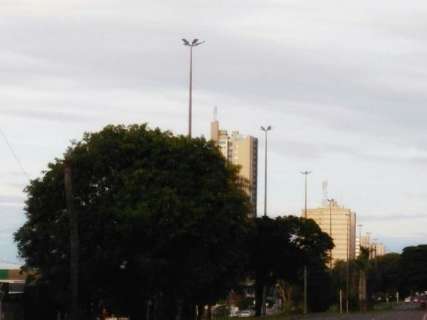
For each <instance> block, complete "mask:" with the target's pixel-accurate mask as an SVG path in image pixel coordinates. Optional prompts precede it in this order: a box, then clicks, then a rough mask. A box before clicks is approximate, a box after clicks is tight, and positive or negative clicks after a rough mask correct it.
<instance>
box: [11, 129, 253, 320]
mask: <svg viewBox="0 0 427 320" xmlns="http://www.w3.org/2000/svg"><path fill="white" fill-rule="evenodd" d="M65 158H66V159H67V161H69V163H70V164H71V166H72V174H73V178H72V179H73V180H72V181H73V190H74V206H75V210H76V211H77V212H78V215H79V225H80V288H81V290H80V292H81V295H80V300H81V305H82V308H84V309H85V311H86V314H90V313H91V312H94V309H96V307H97V306H98V305H99V304H106V305H109V306H111V307H112V308H113V309H114V310H116V312H126V313H127V314H131V315H132V316H134V318H135V319H137V318H142V317H141V312H143V309H144V308H143V307H142V306H144V305H145V304H144V303H143V302H144V301H145V302H148V301H151V306H152V309H153V310H154V312H157V313H158V319H172V318H173V316H175V315H176V313H178V312H182V313H183V314H185V312H187V313H188V315H187V316H188V317H187V318H188V319H190V318H191V317H193V314H192V312H193V311H192V310H194V305H196V304H208V303H213V302H215V301H216V299H218V298H219V297H221V296H224V295H225V294H226V293H227V291H228V289H229V288H230V287H232V286H233V285H234V283H235V282H236V280H237V278H238V275H239V274H240V272H242V267H243V265H244V263H243V262H244V261H245V250H243V245H244V243H245V241H246V239H247V237H246V235H247V232H248V228H249V222H248V219H247V213H248V211H249V200H248V197H247V196H246V194H245V193H244V191H242V190H243V189H242V185H241V182H240V179H239V178H238V175H237V172H238V169H237V168H236V167H234V166H232V165H230V164H229V163H227V162H226V160H225V159H224V158H223V157H222V156H221V154H220V152H219V151H218V150H217V148H216V146H214V144H213V143H210V142H207V141H206V140H204V139H188V138H187V137H183V136H178V137H176V136H173V135H172V134H171V133H169V132H162V131H160V130H159V129H156V130H150V129H149V128H147V126H146V125H134V126H129V127H125V126H108V127H106V128H104V129H103V130H102V131H100V132H98V133H90V134H89V133H88V134H85V135H84V137H83V139H82V140H81V141H80V142H76V143H73V145H72V146H71V147H70V148H69V149H68V150H67V152H66V154H65ZM63 176H64V159H55V161H54V162H52V163H50V164H49V165H48V169H47V170H46V171H45V172H44V173H43V175H42V176H41V177H40V178H38V179H35V180H33V181H31V183H30V185H29V186H28V187H27V189H26V192H27V195H28V199H27V202H26V215H27V221H26V222H25V224H24V225H23V226H22V227H21V228H20V229H19V230H18V232H17V233H16V234H15V240H16V242H17V244H18V249H19V252H20V255H21V256H22V257H23V258H24V259H25V262H26V267H27V268H32V269H36V270H38V272H39V279H38V281H39V282H40V283H45V284H48V285H49V290H50V291H51V295H52V296H53V297H55V299H56V300H57V302H58V304H62V305H64V306H65V305H66V301H67V299H68V270H69V234H68V233H69V232H68V216H67V212H66V208H65V194H64V178H63ZM160 305H162V306H163V307H162V308H161V307H160ZM164 306H167V307H164ZM144 312H145V311H144ZM172 315H173V316H172ZM183 317H185V316H183Z"/></svg>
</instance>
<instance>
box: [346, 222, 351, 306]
mask: <svg viewBox="0 0 427 320" xmlns="http://www.w3.org/2000/svg"><path fill="white" fill-rule="evenodd" d="M350 223H351V215H350V214H347V265H346V277H345V286H346V289H345V294H346V299H345V301H346V311H347V313H348V311H349V297H350Z"/></svg>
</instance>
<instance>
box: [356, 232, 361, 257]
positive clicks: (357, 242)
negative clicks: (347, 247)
mask: <svg viewBox="0 0 427 320" xmlns="http://www.w3.org/2000/svg"><path fill="white" fill-rule="evenodd" d="M359 255H360V238H359V237H357V238H356V252H355V256H356V258H357V257H358V256H359Z"/></svg>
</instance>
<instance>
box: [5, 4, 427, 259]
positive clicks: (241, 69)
mask: <svg viewBox="0 0 427 320" xmlns="http://www.w3.org/2000/svg"><path fill="white" fill-rule="evenodd" d="M0 16H1V19H0V39H1V45H0V129H1V130H2V131H3V132H4V133H5V134H6V135H7V137H8V138H9V141H10V143H11V145H12V146H13V147H14V149H15V151H16V154H17V155H18V157H19V158H20V159H21V162H22V165H23V167H24V168H25V170H26V171H27V172H28V173H29V175H30V177H31V178H36V177H38V176H40V174H41V171H42V170H43V169H45V168H46V165H47V163H48V162H49V161H51V160H53V159H54V158H55V157H60V156H61V155H62V153H63V152H64V150H65V149H66V147H67V145H69V141H70V140H72V139H80V138H81V137H82V134H83V132H85V131H96V130H99V129H100V128H102V127H103V126H105V125H107V124H111V123H113V124H122V123H126V124H131V123H143V122H147V123H149V125H150V126H151V127H160V128H162V129H165V130H166V129H168V130H172V131H173V132H175V133H177V134H183V133H185V132H186V130H187V122H186V121H187V99H188V96H187V85H188V72H187V71H188V49H187V48H186V47H184V46H182V44H181V40H180V39H181V38H183V37H186V38H189V39H192V38H199V39H202V40H205V41H206V43H205V44H203V45H202V46H200V47H197V48H196V49H195V52H194V105H193V106H194V109H193V113H194V128H193V132H194V133H195V134H196V135H205V136H207V137H208V135H209V124H210V121H211V120H212V117H213V108H214V106H218V110H219V112H218V118H219V120H220V124H221V126H222V127H223V128H225V129H230V130H239V131H240V132H241V133H243V134H250V135H254V136H258V137H259V138H262V132H261V131H260V130H259V127H260V125H271V126H272V127H273V131H272V132H271V133H270V143H269V147H270V149H269V151H270V153H269V154H270V157H271V158H270V159H271V161H270V166H269V173H270V180H269V182H270V184H269V190H270V193H269V213H270V214H271V215H272V216H276V215H279V214H290V213H293V214H296V213H298V212H299V210H300V209H301V207H302V206H303V200H304V197H303V195H304V193H303V191H304V190H303V186H304V184H303V177H302V175H301V174H300V173H299V172H300V171H302V170H311V171H312V172H313V173H312V174H311V175H310V177H309V206H310V207H314V206H318V205H319V204H320V201H321V199H322V189H321V184H322V181H323V180H328V181H329V196H330V197H334V198H336V199H338V201H339V202H340V203H341V204H343V205H345V206H347V207H349V208H352V209H353V210H354V211H355V212H357V215H358V223H361V224H363V225H364V227H363V230H364V231H370V232H372V233H373V237H374V238H378V239H379V241H382V242H384V243H385V245H386V247H387V248H388V249H389V250H395V251H399V250H400V249H401V248H402V247H404V246H406V245H409V244H418V243H422V242H425V241H426V240H427V231H426V228H425V226H426V223H427V215H426V213H427V170H426V169H427V128H426V120H427V109H426V102H427V90H426V86H427V59H426V54H427V41H426V39H427V4H426V3H425V1H415V0H414V1H411V2H403V1H394V0H377V1H371V0H362V1H361V0H358V1H338V0H337V1H325V0H324V1H301V0H295V1H290V0H289V1H287V0H258V1H255V0H245V1H242V0H239V1H237V0H215V1H212V0H210V1H208V0H183V1H176V0H167V1H166V0H157V1H144V0H126V1H124V0H90V1H87V0H62V1H58V0H37V1H34V0H0ZM263 148H264V144H263V140H262V139H260V150H259V151H260V152H259V155H260V160H262V161H260V166H259V171H260V172H263V151H264V149H263ZM0 150H1V157H0V215H1V218H2V219H1V221H2V223H1V224H0V260H7V261H12V262H13V261H17V257H16V255H17V252H16V247H15V245H14V244H13V240H12V234H13V232H14V231H16V230H17V228H19V226H20V225H21V224H22V223H23V222H24V215H23V212H22V207H23V201H24V199H25V195H24V194H23V193H22V189H23V188H24V187H25V185H26V184H27V181H28V180H27V178H26V177H25V176H24V175H23V174H22V172H21V170H20V167H19V165H18V163H17V162H16V161H15V159H14V157H13V155H12V154H11V152H10V151H9V149H8V147H7V144H6V142H5V140H4V139H3V138H1V137H0ZM259 178H260V179H259V183H260V188H259V189H260V192H259V199H260V201H259V209H261V208H262V205H263V203H262V199H263V194H262V189H263V188H262V186H263V177H262V176H260V177H259ZM260 211H261V210H260Z"/></svg>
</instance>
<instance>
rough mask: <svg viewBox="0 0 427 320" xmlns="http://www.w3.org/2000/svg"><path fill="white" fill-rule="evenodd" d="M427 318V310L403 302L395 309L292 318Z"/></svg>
mask: <svg viewBox="0 0 427 320" xmlns="http://www.w3.org/2000/svg"><path fill="white" fill-rule="evenodd" d="M300 319H301V320H302V319H307V320H427V311H426V310H420V309H419V307H418V305H415V304H402V305H400V306H399V307H397V308H396V309H395V310H390V311H384V312H372V313H356V314H348V315H347V314H344V315H338V316H337V315H309V316H306V317H295V318H292V320H300Z"/></svg>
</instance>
